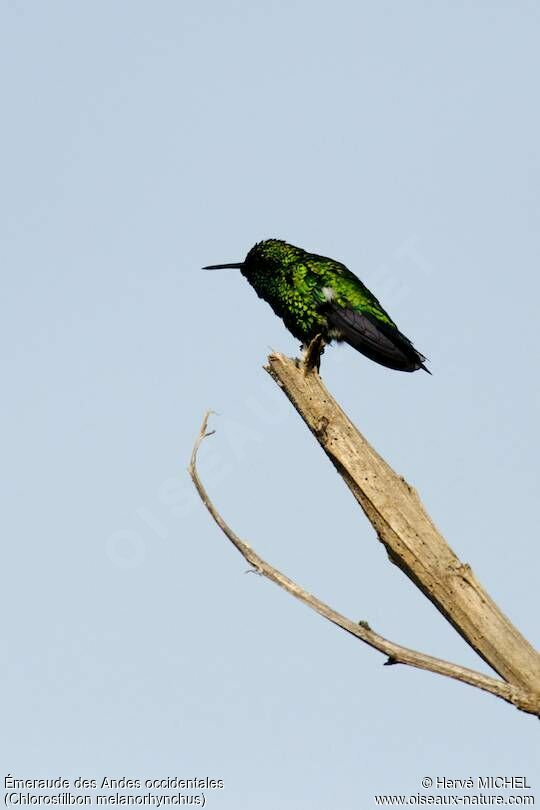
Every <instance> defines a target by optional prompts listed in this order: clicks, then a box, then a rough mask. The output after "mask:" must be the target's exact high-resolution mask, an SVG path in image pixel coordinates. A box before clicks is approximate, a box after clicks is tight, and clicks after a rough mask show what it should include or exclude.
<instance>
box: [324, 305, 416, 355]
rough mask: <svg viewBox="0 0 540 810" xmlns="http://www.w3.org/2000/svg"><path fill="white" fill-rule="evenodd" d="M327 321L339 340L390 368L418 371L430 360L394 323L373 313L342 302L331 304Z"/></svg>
mask: <svg viewBox="0 0 540 810" xmlns="http://www.w3.org/2000/svg"><path fill="white" fill-rule="evenodd" d="M327 320H328V324H329V326H330V328H331V329H332V330H334V331H335V333H336V337H337V338H338V339H341V340H344V341H345V342H346V343H348V344H349V345H350V346H352V347H353V348H355V349H357V350H358V351H360V352H362V354H365V355H366V357H369V358H370V359H371V360H375V362H377V363H380V364H381V365H383V366H387V367H388V368H394V369H398V370H401V371H416V369H418V368H423V369H425V370H426V371H428V369H427V368H426V367H425V366H424V360H425V359H426V358H425V357H424V356H423V355H422V354H420V352H418V351H416V349H415V348H414V346H413V344H412V343H411V341H410V340H409V339H408V338H406V337H405V335H403V334H402V333H401V332H400V331H399V329H398V328H397V327H396V326H394V325H393V324H392V325H390V324H387V323H384V322H382V321H380V320H379V319H378V318H377V317H376V316H374V315H372V314H371V313H370V312H367V311H364V312H362V311H361V310H359V309H353V308H351V307H342V306H340V305H339V304H333V303H330V304H328V309H327Z"/></svg>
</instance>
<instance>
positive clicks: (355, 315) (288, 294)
mask: <svg viewBox="0 0 540 810" xmlns="http://www.w3.org/2000/svg"><path fill="white" fill-rule="evenodd" d="M224 268H231V269H233V268H234V269H237V270H240V272H241V273H242V275H243V276H245V278H246V279H247V280H248V281H249V283H250V284H251V286H252V287H253V289H254V290H255V292H256V293H257V295H258V296H259V298H262V299H263V300H264V301H266V302H267V303H268V304H270V306H271V307H272V309H273V310H274V312H275V313H276V315H278V316H279V317H280V318H282V320H283V323H284V324H285V326H286V327H287V329H288V330H289V332H291V333H292V335H294V337H295V338H297V339H298V340H300V341H301V342H302V346H303V348H307V347H308V346H310V344H311V343H312V341H314V340H315V338H318V339H319V340H320V342H321V349H320V351H319V355H320V353H322V350H323V348H324V345H325V344H329V343H331V342H332V341H333V340H335V341H338V342H341V341H344V342H345V343H348V344H349V346H352V347H353V348H354V349H357V350H358V351H359V352H361V353H362V354H363V355H365V356H366V357H368V358H369V359H370V360H374V361H375V362H376V363H380V365H382V366H386V367H387V368H392V369H396V370H397V371H417V370H418V369H420V368H421V369H423V370H424V371H427V372H428V374H431V372H430V371H429V369H427V368H426V366H425V365H424V361H425V360H426V358H425V357H424V356H423V355H422V354H420V352H418V351H417V350H416V349H415V348H414V346H413V344H412V343H411V341H410V340H409V338H407V337H405V335H404V334H403V333H402V332H400V331H399V329H398V328H397V326H396V324H395V323H394V321H393V320H392V319H391V317H390V315H389V314H388V313H387V312H386V311H385V310H384V309H383V308H382V306H381V305H380V303H379V301H378V300H377V299H376V298H375V296H374V295H373V293H372V292H370V291H369V290H368V288H367V287H366V286H365V285H364V284H363V283H362V282H361V281H360V279H359V278H358V277H357V276H355V275H354V273H352V272H351V271H350V270H349V269H348V268H347V267H345V265H344V264H342V263H341V262H338V261H336V260H335V259H329V258H328V257H326V256H319V255H318V254H317V253H308V251H306V250H303V249H302V248H300V247H295V245H290V244H289V243H288V242H284V241H283V240H281V239H266V240H264V241H263V242H258V243H257V244H256V245H254V246H253V247H252V248H251V250H250V251H249V253H248V254H247V256H246V258H245V259H244V261H243V262H233V263H231V264H211V265H208V266H207V267H204V268H203V270H221V269H224ZM317 366H318V358H317Z"/></svg>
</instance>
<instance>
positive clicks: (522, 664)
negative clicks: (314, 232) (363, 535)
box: [266, 354, 540, 700]
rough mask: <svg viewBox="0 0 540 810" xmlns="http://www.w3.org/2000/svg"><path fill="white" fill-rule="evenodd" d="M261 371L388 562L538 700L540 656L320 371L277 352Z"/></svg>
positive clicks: (507, 678)
mask: <svg viewBox="0 0 540 810" xmlns="http://www.w3.org/2000/svg"><path fill="white" fill-rule="evenodd" d="M266 370H267V371H268V372H269V374H270V375H271V376H272V377H273V379H274V380H275V381H276V382H277V383H278V385H279V386H280V388H281V389H282V390H283V391H284V393H285V394H286V395H287V397H288V398H289V400H290V401H291V403H292V404H293V406H294V407H295V409H296V410H297V411H298V413H299V414H300V416H301V417H302V419H303V420H304V421H305V423H306V424H307V426H308V427H309V428H310V430H311V431H312V433H313V435H314V436H315V438H316V439H317V441H318V442H319V444H320V445H321V447H322V448H323V450H324V451H325V453H326V454H327V456H328V457H329V459H330V460H331V461H332V463H333V464H334V466H335V467H336V469H337V471H338V472H339V474H340V475H341V477H342V478H343V479H344V481H345V482H346V484H347V486H348V487H349V489H350V490H351V492H352V493H353V495H354V497H355V498H356V500H357V501H358V503H359V504H360V506H361V507H362V509H363V510H364V512H365V514H366V516H367V518H368V519H369V521H370V522H371V524H372V525H373V527H374V528H375V531H376V532H377V535H378V537H379V540H380V541H381V542H382V543H383V544H384V546H385V547H386V550H387V552H388V556H389V558H390V559H391V560H392V562H394V563H395V564H396V565H398V566H399V567H400V568H401V570H402V571H403V572H404V573H405V574H407V576H408V577H409V578H410V579H411V580H412V581H413V582H414V583H415V585H417V586H418V587H419V588H420V590H421V591H422V592H423V593H424V594H425V596H427V598H428V599H429V600H430V601H431V602H433V604H434V605H435V606H436V607H437V608H438V610H440V611H441V613H442V614H443V616H445V618H446V619H448V621H449V622H450V623H451V624H452V625H453V627H454V628H455V629H456V630H457V631H458V633H459V634H460V635H461V636H463V638H464V639H465V641H467V643H468V644H470V645H471V647H472V648H473V649H474V650H475V651H476V652H477V653H478V655H480V656H481V657H482V658H483V659H484V661H486V663H488V664H489V665H490V666H491V667H492V668H493V669H494V670H495V672H497V673H498V674H499V675H500V676H501V677H502V678H503V679H504V680H505V681H507V682H508V683H510V684H514V685H516V686H521V687H523V688H525V689H526V690H527V691H529V692H531V693H532V694H534V695H536V696H537V699H538V700H540V655H539V653H538V652H537V651H536V650H535V649H534V647H532V646H531V644H529V642H528V641H527V640H526V639H525V638H524V637H523V636H522V635H521V634H520V633H519V631H518V630H517V629H516V628H515V627H514V626H513V625H512V623H511V622H510V620H509V619H508V618H507V617H506V616H505V615H504V614H503V613H502V612H501V610H500V609H499V608H498V607H497V605H496V604H495V603H494V601H493V600H492V599H491V597H490V596H489V595H488V594H487V593H486V591H485V590H484V589H483V588H482V586H481V585H480V583H479V582H478V580H477V579H476V577H475V575H474V574H473V572H472V570H471V568H470V566H469V565H467V564H465V563H462V562H461V561H460V560H459V559H458V558H457V556H456V555H455V554H454V552H453V551H452V549H451V548H450V547H449V546H448V544H447V543H446V541H445V539H444V538H443V537H442V535H441V534H440V533H439V532H438V530H437V529H436V527H435V526H434V524H433V522H432V521H431V519H430V517H429V515H428V514H427V513H426V511H425V510H424V507H423V506H422V503H421V501H420V499H419V497H418V495H417V493H416V491H415V490H414V489H413V488H412V487H411V486H409V484H408V483H407V482H406V481H405V479H404V478H401V477H400V476H399V475H397V474H396V473H395V472H394V471H393V470H392V469H391V467H390V466H389V465H388V464H387V463H386V462H385V461H384V459H382V458H381V456H379V454H378V453H377V452H376V451H375V450H374V449H373V448H372V447H371V446H370V445H369V443H368V442H367V441H366V439H365V438H364V437H363V436H362V435H361V433H360V432H359V431H358V430H357V428H356V427H355V426H354V425H353V424H352V422H351V421H350V419H349V418H348V417H347V416H346V414H345V413H344V412H343V410H342V409H341V408H340V406H339V405H338V404H337V402H336V401H335V400H334V399H333V397H332V396H331V395H330V393H329V392H328V390H327V389H326V387H325V386H324V384H323V382H322V380H321V378H320V377H319V375H318V373H317V372H316V371H314V370H312V371H309V373H307V372H306V371H305V369H304V367H303V366H302V365H299V364H298V363H297V362H296V361H295V360H292V359H291V358H288V357H285V356H284V355H282V354H272V355H270V357H269V358H268V366H266Z"/></svg>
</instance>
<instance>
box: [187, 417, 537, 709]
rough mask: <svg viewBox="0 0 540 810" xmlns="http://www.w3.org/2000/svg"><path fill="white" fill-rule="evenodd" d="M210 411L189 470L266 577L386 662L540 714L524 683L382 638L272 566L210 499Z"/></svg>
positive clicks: (224, 526) (211, 508) (219, 519)
mask: <svg viewBox="0 0 540 810" xmlns="http://www.w3.org/2000/svg"><path fill="white" fill-rule="evenodd" d="M208 417H209V412H208V413H207V414H206V415H205V417H204V419H203V423H202V426H201V429H200V431H199V435H198V437H197V439H196V442H195V446H194V448H193V452H192V455H191V462H190V465H189V474H190V476H191V478H192V480H193V483H194V484H195V487H196V489H197V492H198V493H199V495H200V497H201V500H202V501H203V503H204V505H205V506H206V508H207V509H208V511H209V512H210V514H211V515H212V517H213V519H214V520H215V521H216V523H217V525H218V526H219V527H220V529H221V530H222V531H223V532H224V534H225V535H226V537H227V538H228V539H229V540H230V541H231V543H232V544H233V545H234V546H235V548H236V549H237V550H238V551H239V552H240V554H241V555H242V556H243V557H244V559H245V560H246V561H247V562H248V563H249V564H250V565H252V566H253V569H254V570H255V571H256V572H257V573H259V574H261V575H262V576H264V577H266V578H267V579H269V580H271V581H272V582H275V583H276V584H277V585H279V586H280V587H281V588H283V589H284V590H286V591H288V592H289V593H290V594H292V596H294V597H295V598H296V599H298V600H300V601H301V602H303V603H304V604H306V605H308V606H309V607H311V608H312V609H313V610H315V611H316V612H317V613H319V614H320V615H321V616H324V618H326V619H328V620H329V621H331V622H333V623H334V624H336V625H337V626H338V627H341V628H342V629H343V630H346V631H347V632H348V633H350V634H351V635H353V636H355V637H356V638H358V639H360V641H363V642H364V643H365V644H368V645H369V646H370V647H373V648H374V649H375V650H378V651H379V652H382V653H384V654H385V655H387V656H388V660H387V662H386V663H387V664H406V665H408V666H412V667H416V668H417V669H423V670H427V671H429V672H434V673H436V674H439V675H445V676H447V677H449V678H453V679H454V680H457V681H461V682H462V683H466V684H469V685H470V686H475V687H477V688H478V689H482V690H484V691H485V692H489V693H490V694H492V695H495V696H496V697H499V698H502V700H505V701H507V702H508V703H511V704H513V705H514V706H516V707H517V708H519V709H521V710H522V711H524V712H528V713H530V714H535V715H539V714H540V695H538V694H537V693H534V692H530V691H528V690H527V689H524V688H523V687H521V686H516V685H513V684H509V683H505V682H504V681H500V680H498V679H496V678H492V677H490V676H488V675H484V674H483V673H481V672H475V671H474V670H472V669H468V668H466V667H461V666H459V665H457V664H452V663H450V662H448V661H444V660H442V659H440V658H434V657H433V656H430V655H425V654H424V653H420V652H417V651H415V650H411V649H408V648H407V647H402V646H401V645H399V644H395V643H394V642H392V641H389V640H388V639H385V638H383V636H380V635H379V634H378V633H375V632H374V631H373V630H372V629H371V627H369V625H368V624H367V623H366V622H353V621H351V620H350V619H347V618H346V617H345V616H342V615H341V614H340V613H338V612H337V611H335V610H333V609H332V608H331V607H329V606H328V605H326V604H325V603H324V602H322V601H321V600H320V599H317V597H315V596H313V595H312V594H310V593H308V592H307V591H305V590H304V589H303V588H301V587H300V586H299V585H297V584H296V583H295V582H293V581H292V580H291V579H289V578H288V577H286V576H285V575H284V574H282V573H281V572H280V571H278V570H277V569H276V568H274V567H273V566H271V565H270V564H269V563H267V562H266V561H265V560H263V559H262V557H260V556H259V555H258V554H257V553H256V552H255V551H254V550H253V549H252V548H251V546H249V545H248V544H247V543H246V542H244V541H243V540H241V539H240V538H239V537H238V535H237V534H235V532H234V531H233V530H232V529H231V528H230V527H229V526H228V525H227V523H226V522H225V521H224V520H223V518H222V517H221V515H220V514H219V512H218V510H217V509H216V507H215V506H214V504H213V503H212V501H211V500H210V497H209V496H208V493H207V492H206V489H205V487H204V485H203V484H202V482H201V480H200V478H199V474H198V471H197V453H198V450H199V447H200V445H201V443H202V441H203V440H204V439H205V438H206V437H207V436H211V435H212V434H213V433H214V431H209V432H207V425H208Z"/></svg>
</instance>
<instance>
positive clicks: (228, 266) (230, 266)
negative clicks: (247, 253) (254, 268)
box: [203, 262, 244, 270]
mask: <svg viewBox="0 0 540 810" xmlns="http://www.w3.org/2000/svg"><path fill="white" fill-rule="evenodd" d="M243 266H244V262H235V263H233V264H209V265H207V266H206V267H203V270H240V269H241V268H242V267H243Z"/></svg>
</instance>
